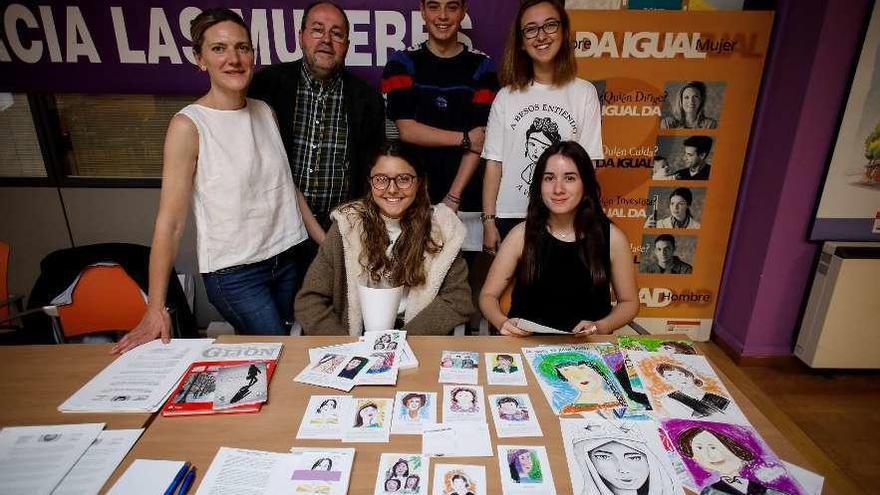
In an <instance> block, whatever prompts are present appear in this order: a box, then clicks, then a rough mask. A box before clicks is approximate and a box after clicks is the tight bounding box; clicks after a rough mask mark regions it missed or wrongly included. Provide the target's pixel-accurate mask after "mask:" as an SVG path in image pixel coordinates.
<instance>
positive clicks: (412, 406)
mask: <svg viewBox="0 0 880 495" xmlns="http://www.w3.org/2000/svg"><path fill="white" fill-rule="evenodd" d="M423 405H424V404H422V399H421V398H419V397H412V398H411V399H409V400H408V401H406V408H407V409H408V410H410V411H418V410H419V409H420V408H421V407H422V406H423Z"/></svg>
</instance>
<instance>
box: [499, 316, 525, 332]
mask: <svg viewBox="0 0 880 495" xmlns="http://www.w3.org/2000/svg"><path fill="white" fill-rule="evenodd" d="M516 323H517V321H516V318H508V319H506V320H504V323H502V324H501V328H499V329H498V333H500V334H501V335H510V336H512V337H528V336H529V335H531V334H532V332H528V331H526V330H523V329H522V328H520V327H518V326H516Z"/></svg>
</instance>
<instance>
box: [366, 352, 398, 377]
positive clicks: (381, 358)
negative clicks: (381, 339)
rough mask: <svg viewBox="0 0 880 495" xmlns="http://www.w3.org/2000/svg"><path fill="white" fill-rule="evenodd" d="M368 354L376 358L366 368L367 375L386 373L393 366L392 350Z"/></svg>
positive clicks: (393, 354)
mask: <svg viewBox="0 0 880 495" xmlns="http://www.w3.org/2000/svg"><path fill="white" fill-rule="evenodd" d="M370 356H371V357H374V358H376V362H375V363H373V366H370V369H368V370H367V374H368V375H378V374H382V373H387V372H388V371H390V370H391V368H392V367H393V366H394V356H395V353H394V351H385V352H374V353H372V354H370Z"/></svg>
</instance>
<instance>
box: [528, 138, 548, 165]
mask: <svg viewBox="0 0 880 495" xmlns="http://www.w3.org/2000/svg"><path fill="white" fill-rule="evenodd" d="M551 144H553V140H552V139H550V137H549V136H547V135H546V134H544V133H543V132H535V133H532V134H531V135H530V136H529V138H528V140H527V141H526V157H528V159H529V160H531V161H532V163H536V162H537V161H538V158H541V154H542V153H544V150H546V149H547V148H549V147H550V145H551Z"/></svg>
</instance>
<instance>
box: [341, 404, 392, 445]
mask: <svg viewBox="0 0 880 495" xmlns="http://www.w3.org/2000/svg"><path fill="white" fill-rule="evenodd" d="M343 404H345V406H344V411H345V412H344V416H343V420H342V441H343V442H388V437H389V435H390V433H391V416H392V411H393V409H394V399H378V398H364V397H350V398H349V400H347V401H345V402H344V403H343Z"/></svg>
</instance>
